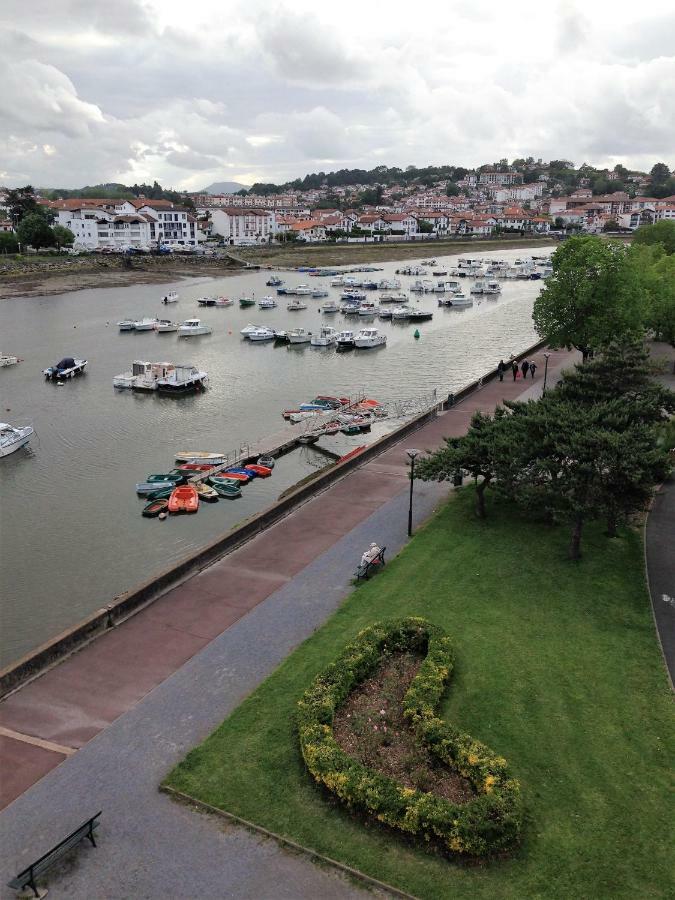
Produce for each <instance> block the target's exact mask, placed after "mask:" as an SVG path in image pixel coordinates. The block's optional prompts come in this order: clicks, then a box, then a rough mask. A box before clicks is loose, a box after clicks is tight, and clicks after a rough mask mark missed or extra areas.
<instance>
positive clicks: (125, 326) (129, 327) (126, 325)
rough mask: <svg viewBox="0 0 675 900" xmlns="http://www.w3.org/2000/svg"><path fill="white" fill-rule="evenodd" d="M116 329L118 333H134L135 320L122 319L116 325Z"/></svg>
mask: <svg viewBox="0 0 675 900" xmlns="http://www.w3.org/2000/svg"><path fill="white" fill-rule="evenodd" d="M117 327H118V328H119V330H120V331H135V330H136V320H135V319H122V321H121V322H118V323H117Z"/></svg>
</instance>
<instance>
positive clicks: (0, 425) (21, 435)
mask: <svg viewBox="0 0 675 900" xmlns="http://www.w3.org/2000/svg"><path fill="white" fill-rule="evenodd" d="M32 435H33V428H32V426H31V425H23V426H19V427H18V428H15V427H14V426H13V425H9V424H8V423H7V422H0V456H9V454H10V453H14V451H15V450H18V449H19V448H20V447H24V446H25V445H26V444H27V443H28V441H29V440H30V439H31V436H32Z"/></svg>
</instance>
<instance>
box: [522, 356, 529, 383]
mask: <svg viewBox="0 0 675 900" xmlns="http://www.w3.org/2000/svg"><path fill="white" fill-rule="evenodd" d="M520 368H521V369H522V371H523V381H525V379H526V378H527V370H528V369H529V368H530V364H529V362H528V361H527V360H526V359H524V360H523V364H522V366H521V367H520Z"/></svg>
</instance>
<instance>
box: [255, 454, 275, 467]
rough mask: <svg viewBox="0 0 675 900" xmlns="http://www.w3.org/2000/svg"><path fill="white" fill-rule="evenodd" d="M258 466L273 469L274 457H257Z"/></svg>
mask: <svg viewBox="0 0 675 900" xmlns="http://www.w3.org/2000/svg"><path fill="white" fill-rule="evenodd" d="M258 465H259V466H265V467H266V468H268V469H273V468H274V457H273V456H259V457H258Z"/></svg>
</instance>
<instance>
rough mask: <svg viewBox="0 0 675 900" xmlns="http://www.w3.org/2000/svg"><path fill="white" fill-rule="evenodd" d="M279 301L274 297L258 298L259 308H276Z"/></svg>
mask: <svg viewBox="0 0 675 900" xmlns="http://www.w3.org/2000/svg"><path fill="white" fill-rule="evenodd" d="M276 308H277V301H276V300H275V299H274V297H263V298H262V300H258V309H276Z"/></svg>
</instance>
